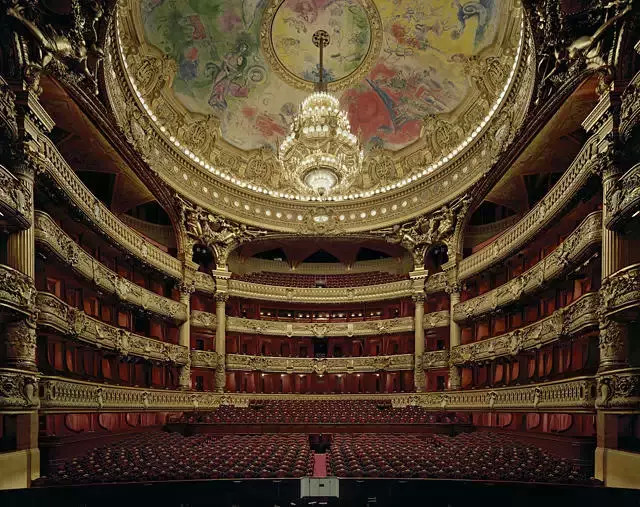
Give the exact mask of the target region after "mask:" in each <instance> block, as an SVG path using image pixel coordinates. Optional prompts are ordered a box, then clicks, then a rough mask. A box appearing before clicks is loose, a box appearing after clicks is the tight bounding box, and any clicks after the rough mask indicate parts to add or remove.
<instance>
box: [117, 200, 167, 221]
mask: <svg viewBox="0 0 640 507" xmlns="http://www.w3.org/2000/svg"><path fill="white" fill-rule="evenodd" d="M127 215H130V216H132V217H135V218H139V219H140V220H144V221H145V222H151V223H152V224H158V225H169V224H170V223H171V221H170V220H169V215H167V212H166V211H165V210H164V209H162V206H160V205H159V204H158V203H157V202H156V201H152V202H147V203H144V204H141V205H140V206H136V207H135V208H133V209H130V210H129V211H127Z"/></svg>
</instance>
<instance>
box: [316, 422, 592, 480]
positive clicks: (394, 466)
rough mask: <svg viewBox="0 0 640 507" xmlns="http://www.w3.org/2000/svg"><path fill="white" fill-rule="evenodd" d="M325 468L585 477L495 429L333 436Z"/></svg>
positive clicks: (380, 473)
mask: <svg viewBox="0 0 640 507" xmlns="http://www.w3.org/2000/svg"><path fill="white" fill-rule="evenodd" d="M328 472H329V475H336V476H338V477H407V478H409V477H415V478H440V479H473V480H491V481H520V482H554V483H585V482H588V476H587V475H586V474H585V473H584V472H583V471H581V470H580V468H579V467H577V466H576V465H575V464H572V463H570V462H569V461H568V460H565V459H561V458H558V457H555V456H551V455H549V454H547V453H545V452H543V451H542V450H540V449H539V448H537V447H534V446H531V445H526V444H524V443H521V442H519V441H517V440H515V439H512V438H510V437H508V436H505V435H504V434H496V433H462V434H459V435H457V436H455V437H449V436H445V435H430V436H412V435H393V434H392V435H383V434H340V435H335V436H334V438H333V442H332V444H331V449H330V451H329V456H328Z"/></svg>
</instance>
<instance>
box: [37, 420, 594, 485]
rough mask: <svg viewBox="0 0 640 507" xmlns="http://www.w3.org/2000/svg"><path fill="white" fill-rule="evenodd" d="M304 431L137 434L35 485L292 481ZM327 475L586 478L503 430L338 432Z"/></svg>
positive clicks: (309, 466) (303, 453) (305, 465)
mask: <svg viewBox="0 0 640 507" xmlns="http://www.w3.org/2000/svg"><path fill="white" fill-rule="evenodd" d="M313 463H314V454H313V453H312V451H311V450H310V444H309V438H308V436H307V435H303V434H261V435H222V436H220V435H216V436H214V435H195V436H190V437H185V436H182V435H180V434H177V433H163V432H158V431H154V432H149V433H141V434H140V433H138V434H135V435H132V436H129V437H126V438H122V439H120V440H118V441H116V442H113V443H111V444H109V445H106V446H102V447H97V448H94V449H92V450H90V451H89V452H87V453H86V454H85V455H83V456H81V457H77V458H73V459H71V460H69V461H66V462H64V463H62V464H60V465H59V466H58V467H57V468H56V469H55V470H53V471H52V472H51V473H50V474H49V475H48V476H45V477H41V478H40V479H38V480H36V481H35V483H34V485H35V486H49V485H67V484H90V483H111V482H140V481H167V480H193V479H217V478H230V479H234V478H287V477H289V478H295V477H302V476H310V475H312V473H313ZM327 467H328V468H327V472H328V474H329V475H335V476H338V477H397V478H440V479H465V480H469V479H471V480H490V481H520V482H546V483H548V482H551V483H588V482H589V478H588V476H587V475H586V474H585V473H584V472H583V471H581V470H580V468H579V467H578V466H576V465H575V464H573V463H571V462H569V461H568V460H565V459H562V458H558V457H555V456H551V455H549V454H547V453H545V452H543V451H541V450H540V449H538V448H537V447H534V446H531V445H528V444H524V443H522V442H519V441H517V440H515V439H513V438H511V437H509V436H506V435H504V434H495V433H463V434H460V435H457V436H455V437H448V436H444V435H430V436H424V435H422V436H416V435H406V434H337V435H333V436H332V441H331V443H330V449H329V452H328V455H327Z"/></svg>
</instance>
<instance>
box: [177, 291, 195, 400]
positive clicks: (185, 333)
mask: <svg viewBox="0 0 640 507" xmlns="http://www.w3.org/2000/svg"><path fill="white" fill-rule="evenodd" d="M189 289H190V288H189V287H180V302H181V303H182V304H184V305H185V307H186V310H187V319H186V320H185V321H184V322H183V323H182V324H180V328H179V330H178V331H179V335H178V340H179V345H181V346H182V347H186V348H187V350H191V309H190V301H191V293H192V292H193V291H192V290H189ZM178 383H179V386H180V389H191V359H189V361H188V362H187V364H185V365H183V366H180V370H179V377H178Z"/></svg>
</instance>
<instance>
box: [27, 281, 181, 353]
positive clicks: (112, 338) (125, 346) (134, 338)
mask: <svg viewBox="0 0 640 507" xmlns="http://www.w3.org/2000/svg"><path fill="white" fill-rule="evenodd" d="M37 304H38V310H39V315H38V327H48V328H50V329H53V330H55V331H58V332H60V333H62V334H63V335H65V336H68V337H72V338H74V339H76V340H79V341H81V342H84V343H88V344H90V345H93V346H95V347H97V348H99V349H103V350H109V351H113V352H116V353H117V354H118V355H120V356H125V357H126V356H137V357H142V358H144V359H148V360H151V361H161V362H166V363H171V364H178V365H184V364H187V363H188V362H189V350H188V349H187V348H186V347H183V346H180V345H174V344H173V343H166V342H162V341H160V340H155V339H153V338H147V337H146V336H141V335H138V334H135V333H132V332H131V331H128V330H126V329H121V328H118V327H115V326H111V325H109V324H105V323H104V322H102V321H100V320H98V319H96V318H94V317H91V316H89V315H87V314H86V313H84V312H83V311H81V310H77V309H75V308H73V307H71V306H69V305H67V304H66V303H65V302H64V301H62V300H60V299H58V298H57V297H56V296H54V295H53V294H49V293H46V292H40V293H38V296H37Z"/></svg>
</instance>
